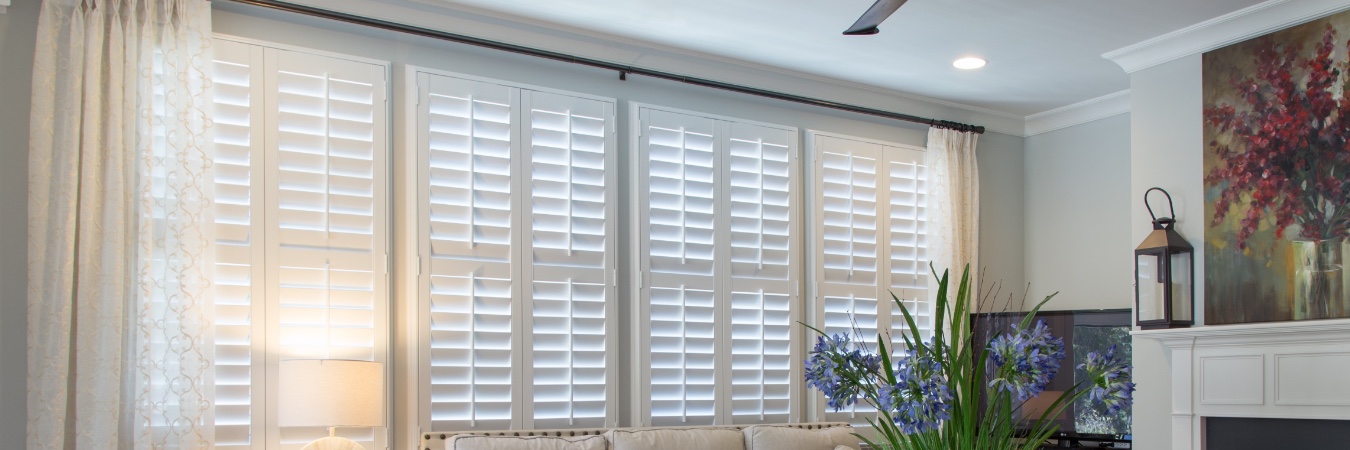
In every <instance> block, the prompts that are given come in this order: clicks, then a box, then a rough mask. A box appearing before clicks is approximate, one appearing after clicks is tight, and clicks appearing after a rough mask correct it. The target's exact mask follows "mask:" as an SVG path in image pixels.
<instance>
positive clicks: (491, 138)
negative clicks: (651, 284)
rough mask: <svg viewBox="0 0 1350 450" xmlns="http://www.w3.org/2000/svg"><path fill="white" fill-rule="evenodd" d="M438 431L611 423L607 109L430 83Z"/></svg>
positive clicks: (432, 394) (430, 244)
mask: <svg viewBox="0 0 1350 450" xmlns="http://www.w3.org/2000/svg"><path fill="white" fill-rule="evenodd" d="M417 79H418V97H419V98H418V122H417V130H418V132H419V136H418V148H419V158H421V159H420V161H421V163H420V164H419V166H420V168H421V169H420V170H421V173H420V174H419V178H420V180H422V181H419V184H422V185H423V187H422V188H421V190H422V193H421V194H420V197H419V200H418V201H419V210H420V211H421V213H420V214H421V218H420V219H419V220H420V221H421V223H422V224H423V226H422V229H423V232H422V233H423V235H422V237H421V239H422V244H421V245H422V250H421V252H422V254H423V255H425V256H426V257H425V258H423V263H422V264H423V271H422V273H423V276H422V284H423V289H424V291H423V292H424V294H425V295H424V298H425V300H424V302H423V305H422V308H424V309H423V311H424V314H421V315H420V316H421V319H420V320H422V324H421V329H422V330H425V333H426V335H425V337H424V338H423V343H424V344H423V345H425V346H426V351H425V352H423V353H422V354H423V355H425V356H424V357H423V361H422V370H421V373H422V376H421V383H422V386H423V389H425V391H426V392H428V393H429V395H423V396H422V397H423V399H422V400H421V401H422V411H423V413H422V416H423V417H422V423H423V426H424V427H429V428H430V429H446V430H468V429H506V428H567V427H601V426H606V425H612V424H613V419H614V417H615V412H614V411H615V409H614V408H615V405H614V404H613V402H612V398H613V396H614V394H613V391H614V389H615V386H616V385H617V380H616V377H615V376H614V374H613V370H614V367H615V363H614V361H613V358H614V352H613V351H612V350H611V349H612V348H613V346H614V345H615V342H614V340H613V339H612V329H613V327H614V325H613V324H612V323H610V321H609V320H608V318H609V317H611V316H612V312H611V311H612V309H613V308H614V297H613V293H614V288H613V283H614V280H613V270H614V269H613V267H614V249H613V246H614V245H615V243H614V239H613V236H614V224H613V220H614V219H613V217H614V203H615V202H614V196H615V195H617V192H616V191H615V181H614V177H615V172H614V171H613V169H612V167H613V163H612V158H613V157H614V152H613V151H612V148H613V132H612V131H613V111H614V104H613V102H612V101H604V100H596V99H588V98H581V97H577V96H571V95H564V94H554V93H545V92H539V91H534V90H528V89H521V88H518V87H512V86H507V85H504V84H500V83H495V82H487V81H475V80H469V79H465V78H460V77H452V76H442V75H436V74H429V73H419V74H418V76H417Z"/></svg>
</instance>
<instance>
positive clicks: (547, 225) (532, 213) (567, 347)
mask: <svg viewBox="0 0 1350 450" xmlns="http://www.w3.org/2000/svg"><path fill="white" fill-rule="evenodd" d="M613 109H614V104H613V103H609V102H603V101H599V100H590V99H582V98H577V97H570V96H565V95H559V94H551V93H544V92H537V91H529V90H526V91H522V94H521V108H520V111H521V118H522V121H528V124H522V126H523V127H528V128H527V129H526V130H525V131H524V133H522V134H523V138H524V145H522V146H521V149H522V154H523V155H524V157H523V158H522V160H523V161H524V164H526V168H525V170H528V171H529V174H528V181H527V182H525V183H524V184H525V186H526V190H527V192H526V193H525V195H526V196H527V198H528V201H526V202H523V203H522V205H523V207H524V214H525V219H526V222H525V223H526V225H527V226H528V227H529V232H528V233H526V235H525V236H526V237H525V238H524V239H523V240H522V242H523V243H524V245H525V255H524V257H525V258H526V260H525V261H526V264H524V265H522V268H523V269H524V271H525V274H524V276H522V277H521V279H522V280H528V281H525V283H526V284H527V285H528V286H524V287H523V288H522V293H523V294H524V296H525V297H526V298H525V300H524V301H525V304H526V307H525V308H523V309H524V310H525V311H528V312H529V313H528V314H525V315H524V319H525V321H524V322H525V326H524V327H523V329H524V330H526V331H525V334H524V341H525V342H526V344H525V345H524V350H525V351H526V353H525V357H524V361H527V362H528V364H530V366H531V367H532V370H526V371H522V372H523V374H522V375H523V377H524V381H523V384H524V386H526V387H527V389H528V390H529V395H527V396H526V397H527V399H528V402H527V404H528V405H529V409H531V410H532V411H533V424H532V428H568V427H604V426H607V425H609V424H611V422H609V420H608V419H609V418H610V417H612V416H613V415H614V414H613V413H612V410H613V408H612V407H611V406H610V403H609V402H610V399H611V398H612V392H611V390H610V386H611V385H612V384H613V381H614V380H615V377H614V373H613V370H614V366H615V364H613V363H612V361H611V355H612V352H611V351H610V348H611V347H612V345H613V344H612V339H611V338H610V333H609V329H610V328H611V326H612V325H611V324H610V323H609V321H608V320H607V319H606V318H607V317H609V316H610V314H609V311H610V310H612V309H613V305H614V301H615V298H614V287H613V280H612V279H611V278H610V277H611V276H612V275H611V274H612V271H613V268H614V252H613V246H614V240H613V236H614V215H615V214H614V205H615V198H616V197H615V196H616V192H615V172H614V169H613V167H614V164H613V155H614V153H613V152H612V151H610V148H611V147H612V142H611V140H610V137H611V136H612V135H611V133H610V132H609V131H610V129H611V122H610V118H612V117H613Z"/></svg>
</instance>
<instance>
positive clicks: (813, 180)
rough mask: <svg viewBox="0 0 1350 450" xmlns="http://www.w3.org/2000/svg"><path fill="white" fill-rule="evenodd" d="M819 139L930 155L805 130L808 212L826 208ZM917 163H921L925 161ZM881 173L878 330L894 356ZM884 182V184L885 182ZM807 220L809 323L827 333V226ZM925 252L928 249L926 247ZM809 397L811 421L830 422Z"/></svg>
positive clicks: (816, 397)
mask: <svg viewBox="0 0 1350 450" xmlns="http://www.w3.org/2000/svg"><path fill="white" fill-rule="evenodd" d="M819 137H825V138H831V139H838V140H847V141H855V142H858V143H862V144H868V145H877V146H881V147H883V148H882V150H885V147H890V148H894V149H899V150H906V151H913V152H920V153H926V152H927V149H926V148H924V147H920V146H915V145H907V144H900V143H896V142H888V141H882V140H876V139H867V138H860V137H856V136H849V135H844V134H837V133H830V132H825V131H817V130H806V132H805V133H804V136H803V140H804V141H805V142H804V144H805V147H806V154H807V158H806V159H805V161H806V164H805V165H806V169H807V179H806V183H807V186H808V190H809V192H808V195H807V207H806V210H807V211H818V210H820V208H822V207H823V206H822V204H821V203H822V198H821V195H823V180H822V179H821V178H820V177H821V173H820V168H819V166H820V164H821V162H820V156H821V153H822V150H821V149H820V148H819V144H818V141H817V138H819ZM877 161H878V163H879V164H880V163H882V162H889V161H892V160H890V159H886V158H883V157H882V155H880V154H878V158H877ZM917 162H918V163H921V162H922V161H917ZM882 169H883V167H881V166H880V165H879V166H878V168H877V184H878V186H877V199H876V202H877V221H878V223H877V232H878V236H877V247H878V248H877V285H876V287H875V295H876V299H877V329H878V331H880V332H883V333H888V334H891V338H892V339H891V342H890V343H888V345H892V353H894V350H895V343H896V342H900V341H903V339H901V338H900V337H899V336H898V335H895V334H894V333H895V324H894V323H893V318H894V316H895V315H897V314H899V311H894V310H893V308H894V303H895V302H894V300H893V299H892V298H891V290H890V286H892V282H891V277H892V275H893V273H892V271H891V264H890V262H891V257H890V255H891V247H890V243H891V226H890V218H891V215H890V209H889V207H890V201H889V198H890V189H889V174H885V173H884V172H883V170H882ZM883 179H884V180H885V181H883ZM930 179H931V178H930ZM883 205H884V206H883ZM806 220H807V222H808V223H809V225H808V226H807V229H808V231H807V238H806V239H807V242H808V245H807V248H809V249H810V251H808V252H807V266H806V267H807V270H808V271H809V273H808V275H807V277H806V278H807V286H808V292H809V294H808V297H807V303H808V304H809V308H808V310H809V311H810V314H809V317H808V319H807V320H809V323H811V325H812V326H814V327H817V328H819V329H822V330H824V324H823V323H822V321H823V320H824V316H825V311H824V308H825V304H824V298H823V293H822V292H821V286H820V284H821V280H823V279H824V265H823V263H822V261H821V260H820V255H821V254H822V253H821V252H822V251H823V248H822V246H823V241H822V239H823V238H824V230H823V229H822V228H823V224H824V222H823V218H822V217H817V216H813V215H811V214H810V213H808V214H807V217H806ZM928 225H931V222H929V223H928ZM929 232H930V233H931V228H929ZM883 243H884V244H883ZM925 249H927V247H926V246H925ZM925 267H926V264H925ZM928 279H929V282H928V290H927V299H926V300H927V301H928V302H929V304H930V308H932V307H934V306H931V305H932V303H933V301H934V298H935V296H936V291H935V282H934V281H933V280H932V277H931V275H930V276H929V277H928ZM931 332H932V330H930V333H931ZM815 338H816V333H815V332H814V331H811V332H810V338H809V339H807V342H805V343H804V345H805V346H806V347H807V348H811V347H812V346H814V343H815V340H816V339H815ZM864 338H865V339H875V337H874V336H864ZM809 394H810V395H807V402H808V409H809V410H810V417H811V419H810V420H812V421H824V420H827V418H826V412H827V411H826V404H825V398H824V396H823V395H822V394H820V393H819V392H816V391H811V392H810V393H809ZM841 413H842V411H841ZM860 414H861V412H860ZM856 425H857V424H855V426H856Z"/></svg>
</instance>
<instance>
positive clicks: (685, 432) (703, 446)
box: [605, 427, 745, 450]
mask: <svg viewBox="0 0 1350 450" xmlns="http://www.w3.org/2000/svg"><path fill="white" fill-rule="evenodd" d="M605 437H606V438H609V448H610V450H745V441H744V439H743V438H742V437H741V432H740V431H739V430H737V429H735V428H712V427H704V428H639V429H630V430H610V431H609V432H608V433H605Z"/></svg>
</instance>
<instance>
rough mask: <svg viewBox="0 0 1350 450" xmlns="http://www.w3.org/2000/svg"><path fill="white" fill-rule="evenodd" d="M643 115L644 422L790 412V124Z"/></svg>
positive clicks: (769, 417) (729, 419)
mask: <svg viewBox="0 0 1350 450" xmlns="http://www.w3.org/2000/svg"><path fill="white" fill-rule="evenodd" d="M638 119H639V120H638V123H637V124H636V125H637V126H638V127H639V129H638V130H637V131H638V132H639V133H640V135H641V138H640V153H639V165H640V167H639V169H638V174H637V175H638V179H639V187H638V191H639V196H640V197H642V199H643V201H641V206H640V209H641V217H640V223H639V228H640V230H641V231H640V233H641V236H640V240H641V242H640V244H641V246H642V248H641V252H642V255H641V256H642V258H641V261H639V263H640V265H641V269H640V274H639V277H640V278H641V283H642V295H641V297H642V298H641V300H640V307H641V308H642V311H643V312H642V314H641V317H642V319H643V321H644V322H645V323H643V324H641V325H645V326H639V327H637V328H638V329H639V331H638V332H637V334H638V335H639V338H640V341H641V342H642V344H641V347H642V348H641V349H640V350H639V356H640V358H641V364H640V365H641V367H643V368H644V370H642V374H643V375H644V376H643V377H642V378H643V379H642V380H640V381H641V382H642V386H641V400H645V401H643V402H642V403H641V408H642V410H643V411H642V413H641V416H642V417H641V420H642V421H643V425H653V426H662V425H708V424H725V423H761V422H786V421H789V420H791V419H792V418H793V417H794V415H793V414H794V412H795V411H794V405H793V399H792V396H791V395H790V394H791V392H792V391H793V390H794V389H796V386H798V381H797V378H798V376H797V374H799V371H798V370H797V367H796V366H797V365H798V364H797V363H794V362H793V357H794V355H795V352H794V351H793V345H792V344H793V339H792V336H794V333H793V332H792V325H793V321H794V320H795V317H796V314H797V313H796V311H795V308H793V307H792V305H793V304H795V302H796V299H797V298H798V296H797V292H796V286H797V283H799V282H800V281H799V279H798V278H797V276H796V273H797V271H798V269H797V267H798V266H797V264H798V262H797V261H798V260H799V259H800V258H799V256H798V254H799V253H798V252H799V250H798V249H796V248H794V245H793V242H794V241H795V239H796V236H797V232H796V230H795V228H794V226H793V225H792V221H791V218H792V217H794V216H795V214H797V210H796V200H795V198H796V193H795V192H793V190H792V186H793V185H794V175H795V169H794V168H793V161H794V160H795V157H796V152H797V142H796V132H795V130H794V129H791V128H784V127H772V126H760V125H753V124H747V123H738V122H733V121H729V120H722V119H715V118H710V117H705V116H702V115H698V114H686V113H678V112H671V111H665V110H660V109H654V108H648V107H641V108H640V109H639V111H638ZM648 332H649V333H648Z"/></svg>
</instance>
